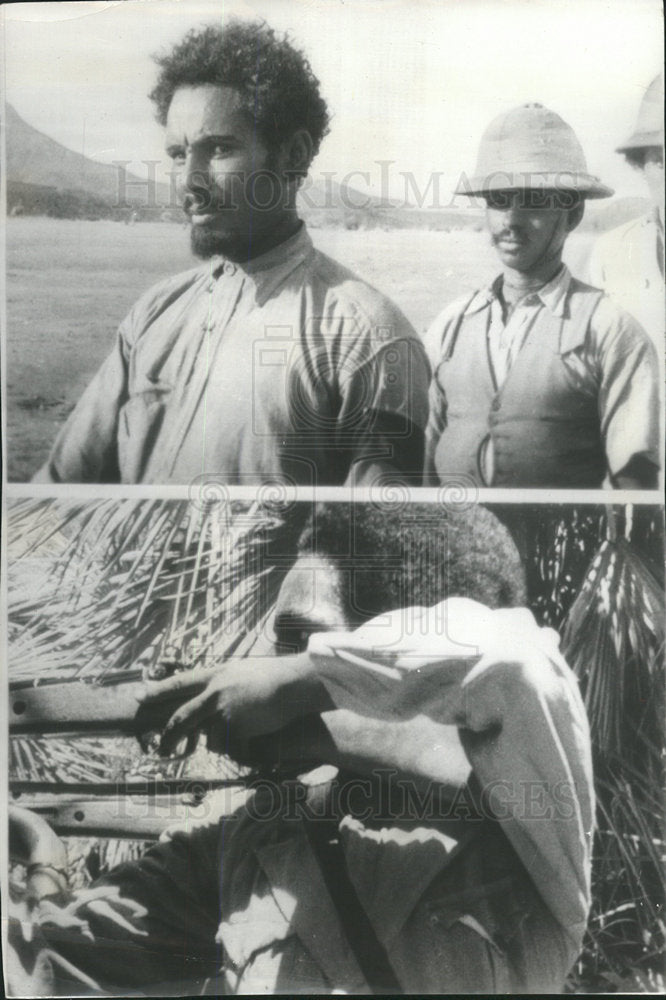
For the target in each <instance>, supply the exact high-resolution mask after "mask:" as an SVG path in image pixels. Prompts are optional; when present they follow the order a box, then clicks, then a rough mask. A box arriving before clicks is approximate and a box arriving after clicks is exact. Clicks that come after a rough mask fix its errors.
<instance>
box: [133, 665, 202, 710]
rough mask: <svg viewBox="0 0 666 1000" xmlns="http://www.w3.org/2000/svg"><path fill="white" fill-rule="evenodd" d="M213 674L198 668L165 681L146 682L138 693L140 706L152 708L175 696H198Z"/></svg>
mask: <svg viewBox="0 0 666 1000" xmlns="http://www.w3.org/2000/svg"><path fill="white" fill-rule="evenodd" d="M213 673H214V671H213V670H211V669H204V668H202V667H197V668H195V669H194V670H187V671H183V672H182V673H179V674H175V675H174V676H173V677H168V678H167V679H166V680H164V681H145V683H144V686H143V688H142V689H141V690H140V691H139V692H138V693H137V696H136V698H137V701H138V702H139V704H140V705H146V706H150V705H153V704H157V703H159V702H161V701H168V700H170V699H171V698H173V697H174V695H178V694H190V693H191V694H198V692H199V691H202V690H203V689H204V688H205V687H206V685H207V684H208V682H209V681H210V679H211V676H212V675H213Z"/></svg>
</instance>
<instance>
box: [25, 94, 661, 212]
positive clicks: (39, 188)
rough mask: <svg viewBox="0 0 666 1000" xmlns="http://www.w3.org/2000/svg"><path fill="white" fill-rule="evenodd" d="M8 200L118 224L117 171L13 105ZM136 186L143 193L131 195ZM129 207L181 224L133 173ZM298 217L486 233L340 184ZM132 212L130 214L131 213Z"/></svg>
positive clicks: (164, 199)
mask: <svg viewBox="0 0 666 1000" xmlns="http://www.w3.org/2000/svg"><path fill="white" fill-rule="evenodd" d="M5 125H6V150H7V198H8V208H9V210H10V213H11V214H14V213H15V214H18V213H19V212H26V214H46V215H56V216H59V217H83V218H99V217H103V216H105V215H106V216H110V217H118V210H117V208H116V205H117V202H118V193H119V177H118V168H117V167H115V166H113V165H112V164H107V163H98V162H97V161H96V160H91V159H89V158H88V157H87V156H83V155H82V154H81V153H75V152H74V151H73V150H71V149H67V147H66V146H63V145H61V143H59V142H56V141H55V139H51V138H49V136H47V135H44V133H43V132H40V131H38V130H37V129H35V128H33V127H32V125H29V124H28V123H27V122H26V121H24V119H23V118H21V116H20V115H19V114H18V113H17V111H16V110H15V109H14V108H13V107H12V106H11V105H10V104H7V105H5ZM132 182H136V183H137V184H138V185H139V186H138V187H132V186H131V184H132ZM126 183H127V185H128V188H127V192H126V196H127V201H128V202H129V203H130V204H132V205H136V206H137V207H139V208H140V212H139V215H140V217H141V218H160V217H162V218H167V217H168V218H172V219H175V220H180V219H181V218H182V216H181V214H180V211H179V209H177V208H174V207H173V206H171V207H170V211H169V212H164V209H166V208H167V207H169V197H170V190H169V186H168V185H167V184H156V186H155V200H156V202H157V205H158V208H156V209H153V210H152V211H150V210H148V209H146V208H145V206H146V201H147V189H146V186H145V179H142V178H139V177H137V176H136V175H134V174H130V173H127V175H126ZM298 206H299V211H300V214H301V215H302V217H303V218H304V219H305V221H306V222H307V223H308V224H309V225H311V226H313V227H315V228H317V227H318V228H324V227H330V226H335V227H345V228H347V229H369V228H382V229H406V228H410V229H411V228H414V229H436V230H449V229H479V228H481V227H483V212H482V211H481V210H480V209H477V208H472V207H470V208H466V207H450V208H448V207H447V208H443V209H424V208H416V207H414V208H412V207H410V206H409V205H405V204H404V203H397V202H393V201H390V200H388V199H385V198H377V197H375V196H373V195H370V194H367V193H365V192H361V191H358V190H356V189H355V188H352V187H349V186H348V185H341V184H337V183H335V182H334V181H329V180H327V181H326V182H323V181H318V180H311V179H308V181H307V182H306V184H305V185H304V187H303V189H302V190H301V191H300V192H299V195H298ZM646 206H647V200H644V199H641V198H617V199H612V200H611V201H610V202H608V203H601V204H595V203H594V202H591V203H590V204H589V206H588V210H587V212H586V214H585V219H584V221H583V225H582V226H581V229H583V230H588V231H595V232H603V231H605V230H607V229H611V228H613V227H614V226H618V225H620V224H621V223H622V222H625V221H627V220H629V219H631V218H634V217H636V216H638V215H640V214H641V213H642V212H644V211H646ZM125 211H126V212H127V210H125Z"/></svg>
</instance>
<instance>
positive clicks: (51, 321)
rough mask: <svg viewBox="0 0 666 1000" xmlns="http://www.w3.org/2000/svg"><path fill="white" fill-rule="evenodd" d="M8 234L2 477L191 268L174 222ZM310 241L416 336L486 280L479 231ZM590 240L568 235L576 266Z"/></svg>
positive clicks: (28, 470)
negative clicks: (146, 307)
mask: <svg viewBox="0 0 666 1000" xmlns="http://www.w3.org/2000/svg"><path fill="white" fill-rule="evenodd" d="M6 233H7V327H8V329H7V378H6V391H7V436H8V456H7V459H8V462H7V465H8V474H9V478H10V479H12V480H14V481H25V480H26V479H29V478H30V477H31V475H32V474H33V473H34V472H35V471H36V470H37V469H38V468H39V466H40V465H41V464H42V462H43V461H44V459H45V458H46V456H47V454H48V451H49V448H50V445H51V443H52V441H53V439H54V437H55V435H56V433H57V430H58V428H59V427H60V425H61V424H62V423H63V421H64V419H65V417H66V416H67V414H68V413H69V412H70V410H71V409H72V407H73V406H74V404H75V402H76V400H77V399H78V397H79V396H80V395H81V393H82V391H83V389H84V388H85V386H86V384H87V383H88V381H89V380H90V378H91V376H92V375H93V374H94V372H95V371H96V369H97V367H98V366H99V364H100V363H101V361H102V360H103V358H104V357H105V356H106V354H107V353H108V351H109V349H110V347H111V345H112V343H113V337H114V333H115V330H116V328H117V326H118V323H119V322H120V321H121V319H122V318H123V316H124V315H125V314H126V313H127V311H128V310H129V308H130V306H131V305H132V303H133V302H134V301H135V300H136V299H137V298H138V296H139V295H140V294H141V293H142V292H143V291H145V290H146V289H147V288H148V287H150V285H151V284H153V283H154V282H156V281H158V280H160V279H161V278H164V277H167V276H168V275H170V274H175V273H177V272H178V271H182V270H186V269H187V268H189V267H191V266H192V265H193V260H192V257H191V256H190V251H189V243H188V234H187V232H186V231H185V230H184V229H183V228H182V227H180V226H177V225H167V224H162V223H143V224H138V225H135V226H125V225H122V224H120V223H115V222H107V221H100V222H86V221H78V220H59V219H40V218H16V219H9V220H8V221H7V226H6ZM312 236H313V239H314V241H315V244H316V245H317V246H318V247H319V248H320V249H321V250H323V251H324V252H325V253H328V254H330V255H331V256H332V257H335V258H337V259H338V260H339V261H340V262H341V263H343V264H345V265H347V266H348V267H350V268H352V270H354V271H356V272H357V273H358V274H359V275H361V276H362V277H364V278H365V279H366V280H367V281H369V282H370V283H371V284H373V285H375V287H377V288H379V289H380V290H381V291H384V292H386V293H387V294H388V295H389V296H390V297H391V298H393V299H394V300H395V301H396V302H397V303H398V305H399V306H400V307H401V308H402V310H403V311H404V312H405V313H406V315H407V316H408V318H409V319H410V320H411V321H412V323H413V324H414V327H415V328H416V330H417V331H419V333H423V332H424V331H425V330H426V329H427V327H428V325H429V323H430V322H431V321H432V320H433V319H434V317H435V316H436V315H437V313H438V312H439V311H440V310H441V309H442V308H443V307H444V306H445V305H446V304H447V303H448V302H450V301H451V300H452V299H454V298H455V297H457V296H458V295H462V294H464V293H465V292H467V291H472V290H473V289H474V288H475V287H478V286H479V285H480V284H483V283H484V282H487V281H489V280H490V279H492V277H493V275H494V273H495V270H496V263H495V258H494V254H493V251H492V250H491V248H490V247H489V245H488V239H487V237H486V235H485V234H484V233H480V232H472V231H454V232H450V233H445V232H430V231H427V230H394V231H392V232H384V231H382V230H369V231H363V230H356V231H350V232H348V231H346V230H344V229H328V230H326V229H317V230H313V231H312ZM588 245H589V238H588V237H585V236H575V237H574V238H572V241H571V244H570V247H569V248H568V250H569V259H570V261H571V262H572V265H574V266H575V264H576V263H577V262H578V261H580V260H582V259H583V258H584V256H585V253H586V250H587V247H588Z"/></svg>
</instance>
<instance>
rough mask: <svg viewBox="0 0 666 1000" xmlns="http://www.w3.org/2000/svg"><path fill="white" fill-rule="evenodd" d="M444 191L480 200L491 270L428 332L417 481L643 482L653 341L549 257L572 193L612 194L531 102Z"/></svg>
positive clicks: (486, 139)
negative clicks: (428, 376) (466, 174)
mask: <svg viewBox="0 0 666 1000" xmlns="http://www.w3.org/2000/svg"><path fill="white" fill-rule="evenodd" d="M456 193H457V194H467V195H471V196H481V197H483V198H484V199H485V201H486V205H487V210H486V218H487V224H488V230H489V233H490V239H491V242H492V244H493V246H494V248H495V250H496V251H497V254H498V256H499V258H500V262H501V265H502V272H501V274H500V275H499V276H498V277H497V278H496V279H495V281H493V283H492V284H491V286H490V287H489V288H484V289H481V290H478V291H476V292H474V294H472V295H467V296H465V297H464V298H463V299H461V300H459V301H456V302H454V303H453V304H452V305H451V306H449V307H448V308H447V309H445V311H444V312H443V313H442V314H441V315H440V316H439V317H438V319H437V320H436V321H435V323H434V324H433V326H432V328H431V330H430V332H429V334H428V348H429V352H430V357H431V362H432V367H433V381H432V384H431V390H430V422H429V427H428V431H427V444H426V470H425V475H426V483H427V484H429V485H436V484H437V483H438V482H439V481H446V480H450V478H451V476H465V477H467V478H469V479H472V480H474V481H475V482H476V483H477V484H478V485H480V486H495V487H503V486H506V487H534V488H557V487H568V488H588V489H592V488H597V487H601V486H604V487H617V488H625V489H636V488H650V487H653V486H655V485H656V483H657V475H658V466H659V458H658V455H659V452H658V440H657V439H658V412H657V411H658V402H657V400H658V396H657V358H656V354H655V351H654V348H653V346H652V344H651V343H650V341H649V339H648V337H647V335H646V334H645V332H644V331H643V330H642V328H641V327H640V326H639V325H638V323H637V322H636V321H635V320H634V319H633V318H632V317H631V316H630V315H628V314H627V313H623V312H621V311H620V310H619V309H618V308H617V307H616V306H614V305H613V303H612V302H611V301H610V300H609V299H608V298H606V296H605V295H604V294H603V292H601V291H599V290H597V289H595V288H592V287H590V286H588V285H585V284H583V283H582V282H581V281H578V280H577V279H576V278H575V277H573V276H572V274H571V273H570V271H569V270H568V268H567V267H566V265H565V264H563V262H562V252H563V249H564V244H565V242H566V239H567V237H568V235H569V233H571V232H572V231H573V230H574V229H575V228H576V226H577V225H578V224H579V223H580V221H581V219H582V217H583V212H584V207H585V199H587V198H607V197H609V196H610V195H611V194H612V193H613V192H612V191H611V189H610V188H608V187H606V186H605V185H604V184H602V183H601V182H600V181H599V179H598V178H597V177H594V176H593V175H592V174H590V173H588V170H587V164H586V161H585V156H584V153H583V150H582V148H581V146H580V143H579V141H578V139H577V138H576V135H575V134H574V132H573V130H572V129H571V127H570V126H569V125H567V123H566V122H565V121H563V120H562V118H560V116H559V115H557V114H555V112H553V111H550V110H549V109H548V108H544V107H543V106H542V105H540V104H526V105H524V106H522V107H518V108H514V109H513V110H511V111H509V112H507V113H505V114H502V115H500V116H499V117H498V118H496V119H495V120H494V121H492V122H491V124H490V125H489V127H488V128H487V130H486V132H485V134H484V136H483V138H482V140H481V145H480V149H479V156H478V162H477V168H476V172H475V175H474V176H473V177H472V178H471V180H467V179H464V183H462V184H461V185H459V187H458V189H457V191H456Z"/></svg>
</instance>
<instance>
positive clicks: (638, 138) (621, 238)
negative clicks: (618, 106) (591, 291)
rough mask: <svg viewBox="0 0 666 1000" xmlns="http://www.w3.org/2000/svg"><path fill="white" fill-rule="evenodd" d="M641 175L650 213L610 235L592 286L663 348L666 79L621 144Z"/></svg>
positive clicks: (656, 84)
mask: <svg viewBox="0 0 666 1000" xmlns="http://www.w3.org/2000/svg"><path fill="white" fill-rule="evenodd" d="M617 152H618V153H623V154H624V157H625V159H626V161H627V163H629V164H630V166H632V167H634V169H635V170H637V171H638V172H639V173H640V174H641V175H642V177H643V181H644V182H645V186H646V188H647V192H648V194H649V197H650V202H651V205H650V209H649V211H648V212H647V213H646V214H644V215H641V216H639V218H637V219H631V220H630V221H629V222H627V223H625V224H624V225H622V226H619V227H618V228H617V229H613V230H611V232H610V233H606V234H605V235H604V236H602V237H601V238H600V239H599V240H598V241H597V244H596V246H595V248H594V250H593V253H592V258H591V260H590V275H591V280H592V282H593V284H595V285H598V286H599V288H603V289H604V291H605V292H606V294H607V295H610V297H611V298H612V299H613V300H614V301H615V302H617V303H618V305H620V306H622V308H623V309H626V310H627V311H628V312H630V313H631V314H632V316H635V317H636V319H637V320H638V321H639V323H641V325H642V326H643V327H644V328H645V330H646V332H647V333H648V334H649V335H650V336H651V337H652V339H653V341H654V343H655V346H656V348H657V352H658V353H661V352H662V351H663V350H664V328H665V323H664V306H665V303H664V76H663V73H662V74H660V75H659V76H657V77H655V79H654V80H653V81H652V83H651V84H650V86H649V87H648V88H647V90H646V91H645V94H644V95H643V100H642V101H641V105H640V108H639V110H638V118H637V120H636V125H635V128H634V131H633V133H632V134H631V136H630V137H629V138H628V139H626V140H625V142H624V143H623V144H622V145H621V146H618V148H617Z"/></svg>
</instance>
